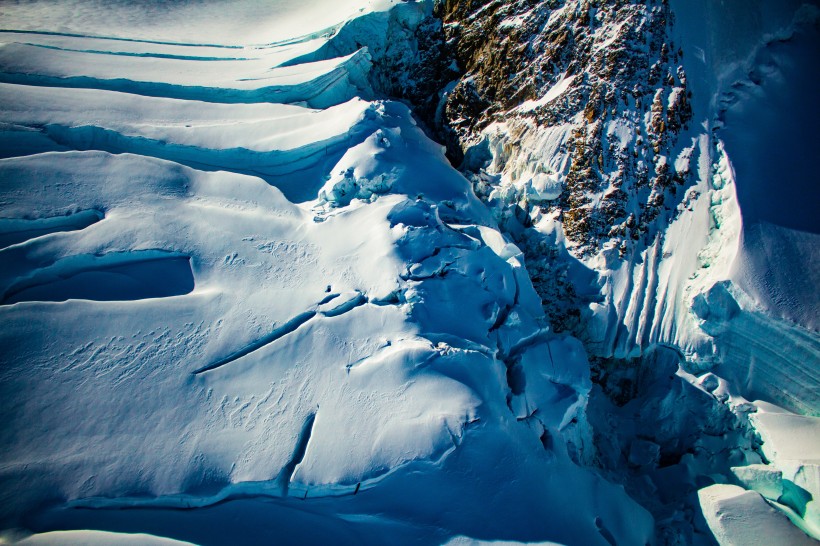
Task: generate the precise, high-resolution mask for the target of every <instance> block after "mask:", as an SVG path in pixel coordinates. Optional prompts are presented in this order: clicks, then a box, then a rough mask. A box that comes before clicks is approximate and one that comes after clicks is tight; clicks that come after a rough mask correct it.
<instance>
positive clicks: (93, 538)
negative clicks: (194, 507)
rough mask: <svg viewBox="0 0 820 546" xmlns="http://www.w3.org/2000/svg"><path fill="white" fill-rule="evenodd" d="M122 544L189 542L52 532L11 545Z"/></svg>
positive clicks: (170, 545)
mask: <svg viewBox="0 0 820 546" xmlns="http://www.w3.org/2000/svg"><path fill="white" fill-rule="evenodd" d="M114 543H116V544H124V545H129V544H130V545H133V546H184V545H189V544H191V543H189V542H181V541H179V540H171V539H169V538H162V537H157V536H152V535H146V534H143V533H133V534H126V533H108V532H105V531H52V532H50V533H38V534H34V535H31V536H28V537H26V538H24V539H22V540H19V541H13V542H12V544H19V545H22V546H47V545H49V544H61V545H64V546H106V545H107V544H114Z"/></svg>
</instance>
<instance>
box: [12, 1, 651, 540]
mask: <svg viewBox="0 0 820 546" xmlns="http://www.w3.org/2000/svg"><path fill="white" fill-rule="evenodd" d="M225 7H226V5H225V4H224V3H221V2H190V3H179V4H156V5H154V6H153V7H152V8H150V9H144V8H143V7H137V6H136V5H135V4H132V3H129V2H121V3H118V2H114V3H109V2H90V3H89V2H76V3H75V2H71V3H69V2H66V3H60V4H58V5H54V4H52V3H45V2H42V3H40V2H31V3H24V4H20V5H17V4H14V5H11V4H4V5H3V6H2V8H0V9H2V21H3V27H4V29H3V30H4V32H3V33H2V36H0V39H2V41H3V42H4V45H3V46H2V48H0V72H1V73H2V76H1V77H0V79H1V80H2V81H3V82H5V83H2V84H0V94H1V95H2V99H0V104H2V106H0V110H1V111H2V114H0V115H1V116H2V122H3V125H2V135H1V136H2V140H0V142H2V143H3V144H2V155H3V157H4V158H3V159H0V180H2V184H0V203H2V209H1V210H2V214H0V216H2V218H0V236H1V237H2V243H1V244H2V249H0V256H1V257H0V322H2V325H3V327H2V329H0V354H2V366H0V415H2V419H3V427H2V428H1V429H0V443H2V445H3V446H4V448H3V450H2V451H1V452H0V526H2V528H3V529H6V530H13V532H12V531H9V534H8V535H7V536H8V537H10V539H14V540H16V539H18V538H20V537H21V536H22V535H21V533H25V532H27V531H34V532H37V533H41V534H38V535H35V536H32V537H31V538H29V539H26V540H24V541H23V543H24V544H25V543H34V544H39V543H48V542H50V541H56V542H59V541H63V540H65V541H71V540H75V539H76V540H77V541H85V540H88V541H91V540H98V541H106V540H109V539H110V540H115V538H114V537H116V535H109V534H96V533H88V534H81V535H76V534H73V535H69V534H60V533H57V534H53V533H51V532H52V531H63V530H73V529H92V530H99V531H106V532H118V533H131V534H133V533H148V534H151V535H156V537H167V538H168V539H175V540H182V541H190V542H195V543H202V544H233V543H237V542H241V543H245V544H249V543H260V544H269V543H276V544H327V543H336V544H339V543H343V544H391V543H392V544H405V543H417V544H440V543H444V542H447V541H449V540H451V539H453V540H455V541H456V543H457V542H458V541H463V540H468V537H469V538H475V539H480V540H501V539H503V540H513V541H539V542H544V541H553V542H558V543H564V544H601V545H606V544H615V543H617V544H644V543H646V542H648V541H649V540H650V539H651V533H652V518H651V516H650V515H649V514H648V513H647V512H646V511H645V510H644V509H643V508H641V507H640V506H638V505H637V504H636V503H635V502H634V501H632V500H631V499H630V498H629V497H628V496H627V495H626V493H625V492H624V490H623V488H621V487H619V486H616V485H613V484H610V483H608V482H607V481H605V480H604V479H602V478H601V477H599V476H597V475H596V474H594V473H593V472H591V471H590V470H588V469H585V468H582V467H581V466H580V465H579V463H580V461H581V460H582V459H584V458H585V457H586V453H587V452H588V446H589V445H590V442H591V436H590V431H589V427H588V424H587V420H586V416H585V413H584V409H585V406H586V404H587V400H588V397H589V391H590V388H591V384H590V377H589V365H588V362H587V360H586V353H585V351H584V348H583V346H582V345H581V344H580V342H579V341H577V340H576V339H574V338H572V337H569V336H566V335H556V334H554V333H552V332H551V331H550V329H549V327H548V324H547V321H546V319H545V318H544V315H543V311H542V307H541V305H540V301H539V299H538V296H537V295H536V293H535V291H534V290H533V287H532V284H531V282H530V279H529V277H528V275H527V272H526V270H525V269H524V263H523V256H522V255H521V252H520V251H519V250H518V248H517V247H516V246H515V245H513V244H511V243H510V242H509V241H508V240H507V239H505V238H504V236H503V235H501V233H500V232H499V231H498V229H497V226H496V224H495V221H494V220H493V218H492V216H491V214H490V213H489V212H488V210H487V209H486V208H485V206H484V205H483V204H482V203H481V202H480V201H479V200H478V199H477V198H476V196H475V195H474V194H473V192H472V189H471V187H470V184H469V182H468V181H467V180H466V179H465V178H464V177H463V176H462V175H460V174H459V173H458V172H456V171H455V170H454V169H453V168H452V167H451V166H450V165H449V163H448V162H447V161H446V159H445V157H444V152H443V150H442V149H441V147H440V146H438V145H436V144H435V143H433V142H432V141H431V140H429V139H428V138H427V136H425V134H424V133H423V132H422V130H421V129H420V128H418V127H417V126H416V122H415V121H414V119H413V117H412V115H411V113H410V111H409V109H408V108H407V107H406V106H404V105H403V104H400V103H397V102H390V101H380V100H372V98H373V97H372V96H371V93H372V90H371V89H369V83H368V80H367V79H366V78H365V76H366V74H367V70H368V69H369V66H370V62H371V60H372V55H377V54H379V52H380V51H383V50H384V48H383V47H381V49H380V47H379V45H378V44H375V45H374V47H373V48H371V50H370V51H368V50H367V49H365V47H364V46H368V45H369V43H368V42H367V40H368V39H373V40H375V38H373V37H374V36H375V37H379V39H383V40H385V41H386V42H388V43H389V42H390V40H395V41H398V40H402V39H404V38H405V37H406V36H405V34H404V33H400V34H399V35H397V36H391V35H390V34H389V33H390V32H392V31H393V30H392V29H393V28H394V26H395V25H397V24H398V26H399V27H401V28H404V29H411V30H412V29H413V28H414V26H415V25H418V24H419V22H420V21H421V20H422V19H423V18H424V17H426V16H427V15H429V13H430V10H431V8H432V6H431V5H430V4H426V3H397V4H395V5H393V4H392V3H391V2H381V3H378V4H373V5H367V4H365V5H362V6H359V5H358V4H350V3H343V2H331V1H324V2H312V3H307V4H305V3H296V2H290V1H284V0H282V1H275V2H268V3H266V4H265V5H264V6H263V5H261V4H259V3H256V2H246V3H243V4H235V3H232V4H231V6H230V10H229V11H230V13H228V14H226V13H225V12H224V10H225ZM360 8H361V9H360ZM386 10H387V11H386ZM371 12H372V13H371ZM351 13H353V14H354V15H356V16H358V17H359V18H358V19H353V20H352V21H351V22H350V23H348V26H346V27H342V28H341V30H339V27H340V25H342V24H344V23H345V21H347V20H348V18H349V16H350V15H351ZM368 14H370V15H368ZM346 28H347V29H350V28H352V29H353V30H345V29H346ZM327 29H331V30H327ZM357 29H358V30H357ZM23 31H24V32H23ZM356 32H361V33H363V34H362V43H361V44H360V45H361V46H362V47H360V48H359V50H358V51H354V52H348V53H345V54H341V55H339V54H338V53H339V52H338V51H337V48H336V47H335V46H334V47H324V45H325V44H327V43H329V41H330V40H332V36H333V35H334V33H337V34H335V35H336V36H346V37H347V38H346V39H348V40H349V39H350V38H351V37H352V36H355V35H356ZM203 43H204V45H202V44H203ZM357 47H358V46H357ZM140 536H144V535H137V536H136V537H132V538H129V539H128V540H132V541H134V540H136V541H139V540H140V538H139V537H140ZM122 538H123V540H125V537H122ZM116 540H119V539H116ZM146 540H147V539H146ZM161 540H162V539H160V538H156V542H158V543H161Z"/></svg>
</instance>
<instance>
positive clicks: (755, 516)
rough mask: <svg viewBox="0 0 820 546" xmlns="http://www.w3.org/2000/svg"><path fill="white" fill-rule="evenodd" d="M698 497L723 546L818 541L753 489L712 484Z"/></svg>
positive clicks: (796, 544) (800, 543)
mask: <svg viewBox="0 0 820 546" xmlns="http://www.w3.org/2000/svg"><path fill="white" fill-rule="evenodd" d="M698 496H699V497H700V502H701V506H702V507H703V513H704V516H706V521H707V522H708V523H709V527H710V528H711V529H712V532H714V534H715V538H716V539H717V541H718V543H719V544H721V545H722V546H723V545H725V546H745V545H747V544H793V545H795V546H800V545H804V544H805V545H806V546H808V545H810V544H816V542H815V541H814V540H813V539H811V538H809V537H808V536H806V535H805V534H804V533H802V532H801V531H800V530H799V529H797V528H796V527H794V526H792V525H791V524H790V523H789V520H788V519H787V518H786V516H784V515H783V514H780V513H779V512H777V511H776V510H775V509H774V508H771V507H770V506H769V505H768V504H766V501H765V500H763V497H761V496H760V495H759V494H757V493H755V492H753V491H746V490H744V489H743V488H741V487H738V486H736V485H711V486H709V487H706V488H704V489H701V490H700V491H699V492H698Z"/></svg>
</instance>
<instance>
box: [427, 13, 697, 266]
mask: <svg viewBox="0 0 820 546" xmlns="http://www.w3.org/2000/svg"><path fill="white" fill-rule="evenodd" d="M440 11H441V16H442V17H443V20H444V23H445V25H444V29H445V33H446V35H447V39H448V43H450V44H452V45H451V48H452V51H453V54H454V56H455V58H456V60H457V62H458V64H459V66H461V67H464V69H465V74H464V75H463V76H462V77H460V78H459V79H458V80H457V81H456V82H455V83H454V85H451V86H450V88H448V89H447V90H446V91H445V96H444V97H443V100H442V105H441V108H440V109H439V112H438V114H439V118H438V119H437V120H436V121H437V123H438V124H439V126H440V127H442V131H443V132H444V134H445V135H453V136H454V137H455V139H456V140H457V142H458V144H459V145H460V147H461V149H462V150H463V151H467V152H468V151H469V150H470V149H471V147H476V146H478V145H479V143H481V142H482V141H483V140H487V141H489V143H490V146H491V149H492V150H493V151H494V152H495V153H493V157H492V162H491V163H490V164H489V165H484V166H486V167H487V169H486V170H487V171H488V172H489V173H492V174H501V175H502V185H503V184H505V183H506V184H512V185H513V186H515V188H516V189H517V190H518V191H517V193H518V195H517V196H518V197H519V205H520V206H521V207H522V208H523V209H524V211H525V212H526V213H527V215H528V216H530V218H532V217H533V216H540V215H551V214H554V215H557V217H558V218H560V219H561V220H562V222H563V227H564V233H565V235H566V237H567V239H568V240H569V241H570V242H571V243H573V244H574V245H575V246H576V247H577V248H578V252H579V253H582V254H583V253H588V252H591V251H595V250H597V249H599V248H600V247H601V246H602V245H603V244H604V243H605V242H607V241H609V240H613V241H614V242H615V244H617V245H618V246H619V248H620V250H621V253H622V254H623V253H625V252H626V250H627V247H630V246H633V245H634V241H637V240H639V239H641V238H644V239H650V238H651V237H652V236H654V233H655V230H653V229H652V228H653V227H654V226H655V225H656V224H657V223H661V224H663V223H664V222H665V221H668V220H669V216H670V215H671V211H672V209H674V207H675V205H676V204H677V202H679V201H680V198H681V197H682V196H683V194H684V191H683V189H684V188H685V186H686V185H687V177H688V174H689V166H688V163H687V162H680V163H678V165H677V168H676V165H674V164H673V155H672V154H673V153H674V152H675V151H677V150H676V149H675V148H676V145H677V135H678V133H679V132H680V130H681V128H683V127H685V126H686V124H687V123H688V122H689V120H690V119H691V115H692V112H691V108H690V106H689V91H688V89H687V85H686V73H685V71H684V69H683V67H682V66H680V64H679V63H680V60H681V55H682V53H681V52H680V50H679V49H676V46H675V44H673V43H671V42H670V41H669V39H668V37H667V28H668V26H669V24H670V21H671V19H672V17H671V14H670V10H669V7H668V6H667V4H666V3H665V2H658V3H657V4H655V5H651V4H649V5H636V4H633V3H631V2H626V1H623V0H615V1H593V2H590V1H587V0H584V1H567V2H559V1H548V2H531V1H530V2H527V1H519V2H502V1H492V2H459V1H447V2H444V3H443V4H442V5H441V8H440ZM493 123H505V124H506V125H507V127H506V130H505V131H503V134H499V133H493V132H492V131H487V129H488V127H490V126H491V125H492V124H493ZM557 127H561V128H562V132H563V133H564V134H563V142H562V150H561V151H562V152H563V155H564V156H565V158H563V159H564V161H563V162H562V163H563V164H561V165H555V164H550V163H549V162H550V161H551V160H552V158H550V157H549V154H544V153H542V152H543V148H542V145H543V143H542V140H543V139H541V138H539V136H541V135H540V134H541V133H543V132H544V131H545V130H549V129H554V128H557ZM499 152H500V153H499ZM452 155H453V156H455V155H457V152H455V153H452ZM539 156H542V157H539ZM543 156H546V157H543ZM481 166H482V165H481V164H480V163H478V164H476V163H475V162H474V163H472V164H468V165H465V167H467V168H468V169H471V170H475V168H476V167H481ZM539 174H546V175H554V176H555V177H556V178H557V179H558V180H560V181H561V182H563V191H562V192H561V193H560V195H558V196H557V197H556V196H554V195H547V196H544V195H537V194H536V195H533V192H527V189H528V188H527V186H528V184H529V185H530V186H532V185H536V186H537V185H538V179H537V178H538V175H539ZM533 197H534V198H533ZM545 197H546V198H545Z"/></svg>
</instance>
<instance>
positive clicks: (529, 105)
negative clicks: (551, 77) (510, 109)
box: [518, 75, 575, 112]
mask: <svg viewBox="0 0 820 546" xmlns="http://www.w3.org/2000/svg"><path fill="white" fill-rule="evenodd" d="M573 81H575V76H574V75H573V76H567V77H564V78H561V79H560V80H558V83H556V84H555V85H553V86H552V87H550V88H549V90H548V91H547V92H546V94H545V95H544V96H543V97H541V98H540V99H538V100H528V101H525V102H523V103H521V106H519V107H518V109H519V110H521V111H522V112H531V111H532V110H535V109H536V108H538V107H540V106H544V105H545V104H549V103H551V102H552V101H554V100H555V99H557V98H558V97H560V96H561V95H563V94H564V93H565V92H566V91H567V89H569V87H570V85H572V82H573Z"/></svg>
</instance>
